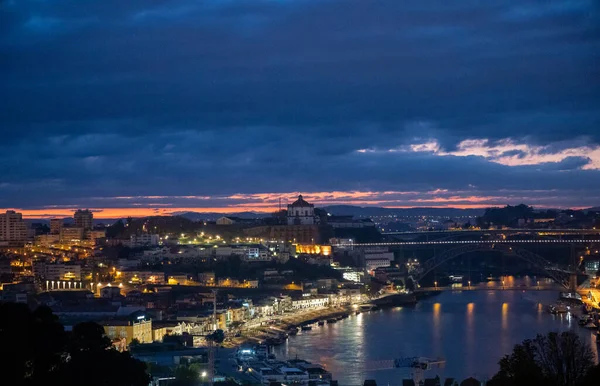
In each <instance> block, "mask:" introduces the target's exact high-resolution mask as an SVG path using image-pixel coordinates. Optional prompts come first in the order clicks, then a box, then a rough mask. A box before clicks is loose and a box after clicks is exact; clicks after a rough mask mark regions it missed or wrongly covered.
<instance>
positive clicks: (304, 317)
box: [224, 307, 355, 348]
mask: <svg viewBox="0 0 600 386" xmlns="http://www.w3.org/2000/svg"><path fill="white" fill-rule="evenodd" d="M352 312H355V311H353V310H352V309H351V308H350V307H336V308H320V309H316V310H310V311H304V312H296V313H290V314H288V315H281V316H275V317H273V319H275V322H274V323H268V322H263V323H261V324H260V325H252V327H249V328H248V327H246V328H242V331H241V336H238V337H234V338H231V339H229V340H228V341H226V342H225V343H224V346H225V347H230V348H233V347H237V346H241V345H243V344H256V343H258V342H260V341H263V340H264V336H265V332H264V331H265V330H267V329H274V330H276V331H277V330H280V332H285V331H288V330H289V329H290V328H291V327H300V326H303V325H307V324H313V323H316V322H318V321H319V320H327V319H332V318H338V317H341V316H344V315H350V313H352ZM273 319H271V320H273Z"/></svg>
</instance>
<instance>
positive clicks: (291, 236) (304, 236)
mask: <svg viewBox="0 0 600 386" xmlns="http://www.w3.org/2000/svg"><path fill="white" fill-rule="evenodd" d="M266 228H269V230H268V233H267V234H266V235H265V236H266V237H265V238H268V239H270V240H279V241H284V242H290V243H300V244H314V243H318V242H319V241H320V234H319V227H318V226H317V225H276V226H271V227H266Z"/></svg>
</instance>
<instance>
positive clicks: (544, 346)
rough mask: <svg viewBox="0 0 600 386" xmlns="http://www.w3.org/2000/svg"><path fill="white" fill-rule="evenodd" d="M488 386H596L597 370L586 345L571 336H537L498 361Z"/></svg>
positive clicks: (589, 349) (567, 333) (569, 334)
mask: <svg viewBox="0 0 600 386" xmlns="http://www.w3.org/2000/svg"><path fill="white" fill-rule="evenodd" d="M499 364H500V371H499V372H498V373H497V374H496V375H494V377H493V378H492V380H491V381H490V382H488V385H489V386H529V385H546V386H592V385H598V384H599V383H600V382H599V379H600V378H598V375H599V374H600V367H599V366H598V365H595V364H594V355H593V353H592V350H591V348H590V347H589V345H588V344H587V343H586V342H584V341H582V340H581V338H580V337H579V336H578V335H577V334H575V333H573V332H570V331H568V332H562V333H556V332H551V333H549V334H547V335H538V336H537V337H536V338H535V339H533V340H529V339H528V340H525V341H523V343H521V344H518V345H516V346H515V348H514V349H513V352H512V353H511V354H510V355H507V356H505V357H504V358H502V359H501V360H500V363H499Z"/></svg>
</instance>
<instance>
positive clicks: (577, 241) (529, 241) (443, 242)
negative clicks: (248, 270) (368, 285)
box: [332, 238, 600, 248]
mask: <svg viewBox="0 0 600 386" xmlns="http://www.w3.org/2000/svg"><path fill="white" fill-rule="evenodd" d="M589 243H600V238H594V239H574V238H570V239H549V240H548V239H545V240H536V239H527V240H506V239H500V240H434V241H391V242H382V243H338V244H332V246H333V247H338V248H343V247H389V246H396V245H398V246H402V245H407V246H408V245H464V244H589Z"/></svg>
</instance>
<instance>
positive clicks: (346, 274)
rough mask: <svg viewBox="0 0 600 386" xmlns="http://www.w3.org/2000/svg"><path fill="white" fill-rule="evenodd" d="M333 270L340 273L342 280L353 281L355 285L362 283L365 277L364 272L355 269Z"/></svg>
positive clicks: (340, 268)
mask: <svg viewBox="0 0 600 386" xmlns="http://www.w3.org/2000/svg"><path fill="white" fill-rule="evenodd" d="M334 269H335V270H337V271H341V272H342V278H344V280H349V281H353V282H355V283H360V282H362V281H363V277H364V276H365V273H364V271H362V270H359V269H355V268H350V267H334Z"/></svg>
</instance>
